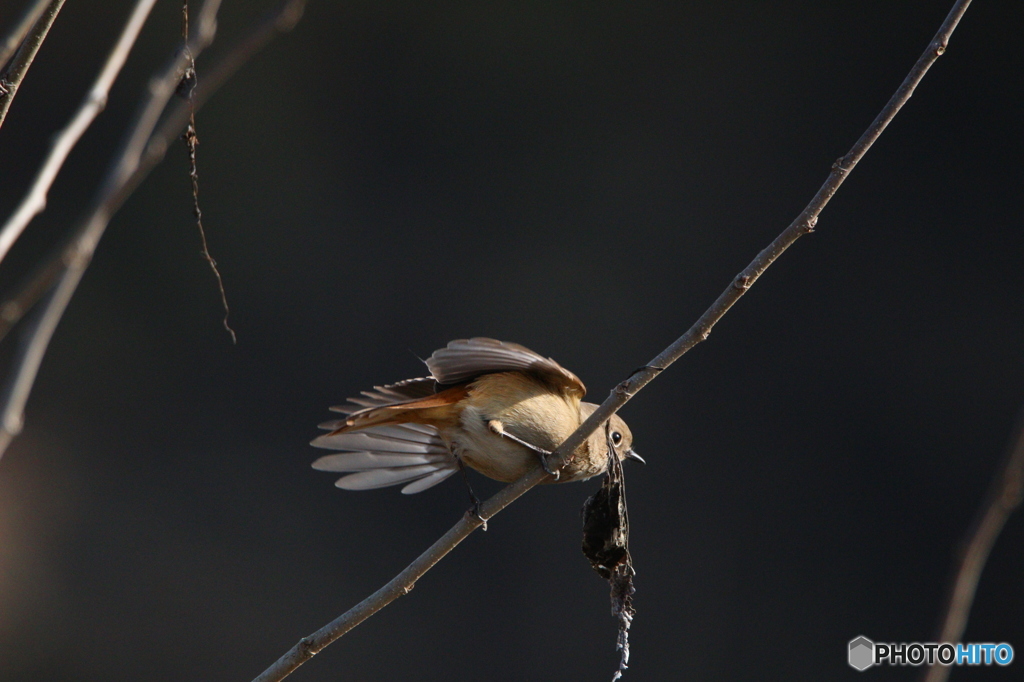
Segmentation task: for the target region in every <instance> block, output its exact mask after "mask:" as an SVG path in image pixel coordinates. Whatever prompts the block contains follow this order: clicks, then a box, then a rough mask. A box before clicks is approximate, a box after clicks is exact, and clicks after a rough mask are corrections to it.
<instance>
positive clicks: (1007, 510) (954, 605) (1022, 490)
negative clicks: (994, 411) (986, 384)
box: [923, 410, 1024, 682]
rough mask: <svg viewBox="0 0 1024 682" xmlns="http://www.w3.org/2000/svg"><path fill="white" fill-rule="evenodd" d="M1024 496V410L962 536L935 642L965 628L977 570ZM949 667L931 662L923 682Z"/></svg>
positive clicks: (953, 638)
mask: <svg viewBox="0 0 1024 682" xmlns="http://www.w3.org/2000/svg"><path fill="white" fill-rule="evenodd" d="M1022 496H1024V410H1022V411H1021V413H1020V415H1019V416H1018V417H1017V426H1016V429H1015V430H1014V434H1013V440H1012V441H1011V443H1010V451H1009V453H1008V454H1007V456H1006V461H1005V464H1004V465H1003V466H1002V467H1000V468H999V470H998V471H996V475H995V478H994V479H993V480H992V485H991V487H990V489H989V492H988V495H987V496H986V497H985V501H984V502H983V503H982V505H981V508H980V509H979V510H978V518H977V520H976V521H975V523H974V525H972V526H971V529H970V530H969V531H968V532H967V535H966V536H965V537H964V544H963V553H962V554H961V557H960V561H959V564H960V565H959V568H958V570H957V572H956V577H955V579H954V580H953V585H952V589H951V590H950V594H949V603H948V605H947V607H946V615H945V618H944V619H943V623H942V632H940V633H939V639H938V641H939V642H950V643H953V644H955V643H957V642H959V641H960V638H961V637H963V634H964V628H965V627H967V616H968V615H970V613H971V604H973V603H974V595H975V593H976V592H977V590H978V582H979V581H980V580H981V572H982V571H984V570H985V563H986V562H987V561H988V556H989V554H990V553H991V552H992V547H993V546H994V545H995V543H996V539H998V537H999V533H1001V532H1002V530H1003V526H1005V525H1006V520H1007V519H1008V518H1010V514H1012V513H1013V511H1014V510H1015V509H1016V508H1017V507H1019V506H1020V503H1021V499H1022ZM949 670H950V666H948V665H933V666H930V667H929V668H928V669H927V670H926V671H925V673H924V676H923V678H924V682H946V680H947V679H948V678H949Z"/></svg>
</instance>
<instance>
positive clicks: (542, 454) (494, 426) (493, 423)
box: [487, 419, 559, 481]
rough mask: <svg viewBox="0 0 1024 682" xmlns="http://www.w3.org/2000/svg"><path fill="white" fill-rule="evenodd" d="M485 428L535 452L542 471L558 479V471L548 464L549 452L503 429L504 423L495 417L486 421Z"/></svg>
mask: <svg viewBox="0 0 1024 682" xmlns="http://www.w3.org/2000/svg"><path fill="white" fill-rule="evenodd" d="M487 428H488V429H490V430H491V432H492V433H496V434H497V435H499V436H501V437H502V438H508V439H509V440H511V441H513V442H515V443H519V444H520V445H522V446H523V447H524V448H528V449H530V450H533V451H534V452H535V453H537V458H538V459H540V465H541V466H542V467H544V471H546V472H547V473H549V474H551V475H552V476H554V477H555V480H556V481H557V480H558V477H559V473H558V471H557V470H552V469H551V467H549V466H548V457H550V456H551V453H550V452H548V451H547V450H545V449H544V448H539V447H537V446H536V445H534V444H532V443H527V442H526V441H525V440H523V439H522V438H518V437H516V436H513V435H512V434H511V433H509V432H508V431H506V430H505V425H504V424H502V423H501V422H500V421H498V420H497V419H491V420H490V421H488V422H487Z"/></svg>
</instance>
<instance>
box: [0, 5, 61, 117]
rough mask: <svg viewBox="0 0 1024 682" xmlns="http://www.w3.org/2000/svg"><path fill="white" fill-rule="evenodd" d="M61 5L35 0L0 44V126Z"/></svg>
mask: <svg viewBox="0 0 1024 682" xmlns="http://www.w3.org/2000/svg"><path fill="white" fill-rule="evenodd" d="M63 5H64V0H38V1H37V2H36V4H35V5H33V6H32V7H30V8H29V9H28V10H26V12H25V14H24V16H22V18H21V23H20V24H18V25H17V26H16V27H15V28H14V30H13V31H11V35H9V36H8V37H7V40H6V41H5V42H4V45H3V47H2V48H0V67H3V66H5V65H6V68H4V70H3V71H2V72H0V126H3V124H4V119H5V118H7V110H8V109H10V108H11V102H13V101H14V97H15V96H16V95H17V94H18V88H19V87H20V86H21V82H22V81H23V80H25V74H26V73H28V69H29V67H30V66H32V60H34V59H35V58H36V53H37V52H39V48H40V47H41V46H42V44H43V41H44V40H46V34H47V33H49V32H50V27H51V26H53V21H54V19H56V18H57V14H58V13H59V12H60V8H61V7H62V6H63ZM19 46H20V47H19ZM15 50H17V53H15V52H14V51H15ZM12 54H14V57H13V59H12V58H11V55H12ZM8 61H9V62H10V63H8Z"/></svg>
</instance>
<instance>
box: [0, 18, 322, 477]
mask: <svg viewBox="0 0 1024 682" xmlns="http://www.w3.org/2000/svg"><path fill="white" fill-rule="evenodd" d="M305 5H306V2H305V0H286V1H285V2H284V3H283V4H282V5H281V6H280V7H279V8H278V9H277V10H276V11H275V12H273V13H271V14H270V15H269V16H268V17H266V18H265V19H264V20H262V21H260V22H259V23H258V24H256V25H255V26H254V27H253V28H252V29H251V30H250V31H249V33H248V34H246V36H245V37H244V38H243V39H242V40H241V41H240V42H239V43H238V44H236V45H235V46H234V47H233V48H232V49H231V50H230V51H229V52H228V54H227V55H226V56H225V57H224V58H223V59H222V60H221V61H220V62H219V63H218V64H217V65H216V66H215V67H213V68H212V69H211V70H210V72H209V75H208V76H207V77H206V78H204V82H203V85H202V86H200V87H198V88H197V90H196V93H195V101H194V106H195V107H196V108H199V107H200V106H201V105H202V104H203V103H204V102H205V101H206V100H207V99H209V96H210V95H211V94H212V93H213V92H214V91H215V90H216V89H217V88H218V87H220V86H221V85H223V83H224V82H225V81H226V80H227V79H228V78H229V77H230V76H231V75H232V74H233V73H234V72H235V71H236V70H237V69H238V68H239V67H240V66H241V65H242V64H244V63H245V62H246V61H247V60H248V59H250V58H251V57H252V56H253V55H254V54H255V53H256V52H258V51H259V50H260V49H261V48H262V47H263V46H265V45H266V44H267V43H268V42H269V41H270V40H271V39H272V38H273V37H274V36H275V35H277V34H278V33H281V32H284V31H289V30H291V29H292V28H293V27H294V26H295V24H296V23H297V22H298V20H299V18H300V17H301V16H302V12H303V10H304V8H305ZM219 7H220V0H206V2H205V3H204V4H203V6H202V8H201V9H200V12H199V20H198V21H197V22H196V25H197V28H196V31H195V32H194V34H193V37H192V38H191V40H189V43H188V46H187V49H186V48H183V49H182V50H180V51H179V52H178V54H177V55H176V56H175V57H174V59H173V60H172V61H171V63H170V64H169V65H168V66H167V68H165V69H164V71H163V72H162V73H161V74H160V75H159V76H157V77H156V78H154V79H153V80H152V81H150V85H149V97H148V98H147V99H146V100H145V102H144V104H143V106H142V108H141V110H140V113H139V114H138V116H137V117H136V120H135V122H134V123H133V125H132V126H131V127H130V128H129V133H128V135H127V139H126V141H125V143H124V145H123V148H122V151H121V152H120V153H119V154H118V155H117V156H116V157H115V160H114V163H113V164H112V167H111V169H110V171H109V172H108V173H107V177H106V179H105V181H104V183H103V186H102V188H101V190H100V192H99V194H98V197H97V199H96V201H95V202H94V204H93V207H92V208H91V209H90V210H89V211H88V212H87V213H86V216H85V218H83V220H82V221H81V222H80V223H79V225H78V227H77V228H76V229H75V230H74V234H73V237H72V239H71V242H70V244H69V246H68V247H67V248H65V249H63V250H61V251H60V252H59V253H57V254H56V256H54V257H53V258H52V259H51V260H50V261H49V262H47V263H46V264H45V265H44V266H43V267H42V268H40V270H38V271H37V273H36V276H35V277H34V278H33V279H32V280H30V282H29V283H28V285H27V286H25V287H24V288H23V289H22V290H21V291H20V292H19V293H18V294H17V295H15V296H14V297H13V298H12V299H10V300H9V301H8V302H7V303H5V304H4V305H3V306H2V307H0V339H2V337H3V334H5V333H6V331H8V330H9V329H10V327H11V326H12V325H13V324H14V323H15V322H16V321H17V319H19V318H20V317H21V316H22V315H24V313H25V311H26V310H28V309H29V308H31V306H32V304H34V303H35V302H36V301H37V300H39V298H40V297H41V296H43V295H44V294H45V292H46V291H47V290H48V289H49V286H50V284H52V283H53V281H54V280H57V284H56V288H55V289H54V292H53V295H52V296H51V297H50V298H49V299H48V300H47V302H46V305H45V307H44V310H43V311H42V313H41V314H40V317H39V318H38V320H37V322H36V323H35V324H34V325H33V327H32V328H31V329H29V330H26V337H25V338H26V342H25V343H24V345H23V347H22V349H21V351H20V352H19V356H18V357H17V358H16V360H15V364H14V367H15V369H14V372H15V376H14V378H13V380H12V381H11V384H10V388H9V390H8V392H7V397H6V398H5V400H4V403H3V408H2V411H0V457H2V456H3V453H4V451H5V450H6V449H7V446H8V445H9V444H10V442H11V440H13V438H14V437H15V436H16V435H17V434H18V433H19V431H20V430H21V426H22V422H23V419H24V409H25V403H26V401H27V400H28V396H29V393H30V392H31V390H32V384H33V383H34V382H35V377H36V373H37V372H38V370H39V365H40V363H41V362H42V358H43V355H44V354H45V353H46V348H47V346H48V345H49V342H50V338H51V337H52V336H53V331H54V330H55V329H56V326H57V323H58V322H59V321H60V318H61V316H62V315H63V314H64V310H65V309H66V308H67V304H68V302H70V300H71V296H72V295H73V294H74V291H75V289H76V288H77V287H78V283H79V282H80V281H81V278H82V275H83V274H84V273H85V270H86V268H87V267H88V266H89V262H90V261H91V259H92V254H93V253H94V252H95V250H96V246H97V244H98V243H99V240H100V238H101V237H102V236H103V232H104V231H105V230H106V227H107V224H108V223H109V222H110V219H111V218H112V217H113V215H114V214H115V213H116V212H117V210H118V209H119V208H120V207H121V205H122V204H123V203H124V202H125V200H126V199H127V198H128V197H129V196H130V195H131V193H132V192H134V191H135V189H136V188H137V187H138V186H139V184H140V183H141V182H142V180H143V179H144V178H145V177H146V175H148V173H149V171H150V170H152V169H153V167H154V166H156V165H157V164H158V163H159V162H160V161H161V160H162V159H163V157H164V155H165V153H166V152H167V148H168V146H169V145H170V144H171V143H172V142H173V141H174V140H175V139H176V138H177V137H178V134H179V133H180V131H181V130H182V129H183V128H184V127H185V124H186V122H187V121H188V119H189V116H190V106H189V103H188V102H187V101H184V100H183V101H181V102H178V103H177V105H176V106H174V107H173V108H172V109H171V111H170V112H169V113H168V114H167V115H166V116H165V117H164V120H163V122H162V123H161V124H160V126H159V128H156V126H157V122H158V121H159V120H160V116H161V114H162V112H163V111H164V109H165V108H166V107H167V103H168V101H169V100H170V98H171V97H172V96H173V94H174V92H175V89H176V88H177V85H178V83H179V82H180V79H181V75H182V73H183V72H184V68H185V66H186V65H187V64H188V62H189V58H190V57H189V53H191V57H193V58H194V57H198V56H199V53H200V52H202V51H203V49H204V48H205V47H207V46H208V45H209V44H210V43H211V42H212V41H213V37H214V33H215V32H216V15H217V10H218V9H219ZM154 128H156V132H155V133H154V132H153V131H154Z"/></svg>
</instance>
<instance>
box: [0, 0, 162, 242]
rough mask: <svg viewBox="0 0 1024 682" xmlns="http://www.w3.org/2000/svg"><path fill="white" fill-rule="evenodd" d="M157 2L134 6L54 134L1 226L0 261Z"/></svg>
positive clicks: (39, 205)
mask: <svg viewBox="0 0 1024 682" xmlns="http://www.w3.org/2000/svg"><path fill="white" fill-rule="evenodd" d="M155 3H156V0H139V2H137V3H136V4H135V9H134V10H132V14H131V17H129V19H128V23H127V24H126V25H125V27H124V30H123V31H122V32H121V37H120V38H118V40H117V44H116V45H114V49H113V50H111V52H110V55H109V56H108V57H107V62H106V64H104V65H103V69H102V70H101V71H100V75H99V76H98V77H97V78H96V82H95V83H93V86H92V88H91V89H90V90H89V94H88V95H86V97H85V100H84V101H83V102H82V105H81V106H80V107H79V108H78V112H77V113H76V114H75V116H74V118H72V119H71V122H70V123H69V124H68V126H67V127H66V128H65V129H64V130H62V131H61V132H60V133H59V134H58V135H57V136H56V137H55V138H54V140H53V146H52V147H51V148H50V155H49V156H48V157H47V158H46V161H45V162H44V163H43V167H42V168H40V169H39V173H38V174H37V175H36V179H35V181H34V182H33V183H32V187H31V188H30V189H29V191H28V194H26V195H25V198H24V199H22V201H21V204H20V205H19V206H18V208H17V209H15V211H14V213H13V214H12V215H11V217H10V218H8V219H7V222H6V223H4V226H3V228H2V230H0V261H2V260H3V259H4V257H5V256H7V253H8V252H9V251H10V250H11V246H13V245H14V242H15V241H17V239H18V237H20V236H21V233H22V232H24V230H25V227H27V226H28V224H29V221H31V220H32V218H33V217H35V216H36V215H38V214H39V213H42V211H43V209H44V208H46V194H47V192H49V191H50V186H51V185H53V181H54V180H55V179H56V177H57V173H59V172H60V169H61V167H62V166H63V165H64V161H65V160H67V158H68V155H69V154H70V153H71V150H72V149H74V148H75V145H76V144H78V140H79V139H81V137H82V135H83V134H84V133H85V131H86V130H87V129H88V128H89V126H90V125H92V122H93V121H94V120H95V119H96V117H97V116H98V115H99V113H100V112H101V111H103V109H104V108H105V107H106V106H107V95H108V94H109V93H110V87H111V86H112V85H113V83H114V80H115V79H116V78H117V75H118V74H119V73H120V72H121V67H122V66H124V62H125V60H126V59H128V54H129V53H130V52H131V51H132V46H134V45H135V40H136V38H138V36H139V31H141V30H142V25H143V24H144V23H146V18H147V17H148V16H149V12H150V10H152V9H153V5H154V4H155ZM58 9H59V8H58ZM44 35H45V34H44ZM20 56H21V52H20V51H19V53H18V55H17V56H16V59H17V58H18V57H20ZM23 75H24V74H23ZM12 96H13V91H12ZM0 122H2V121H0Z"/></svg>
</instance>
